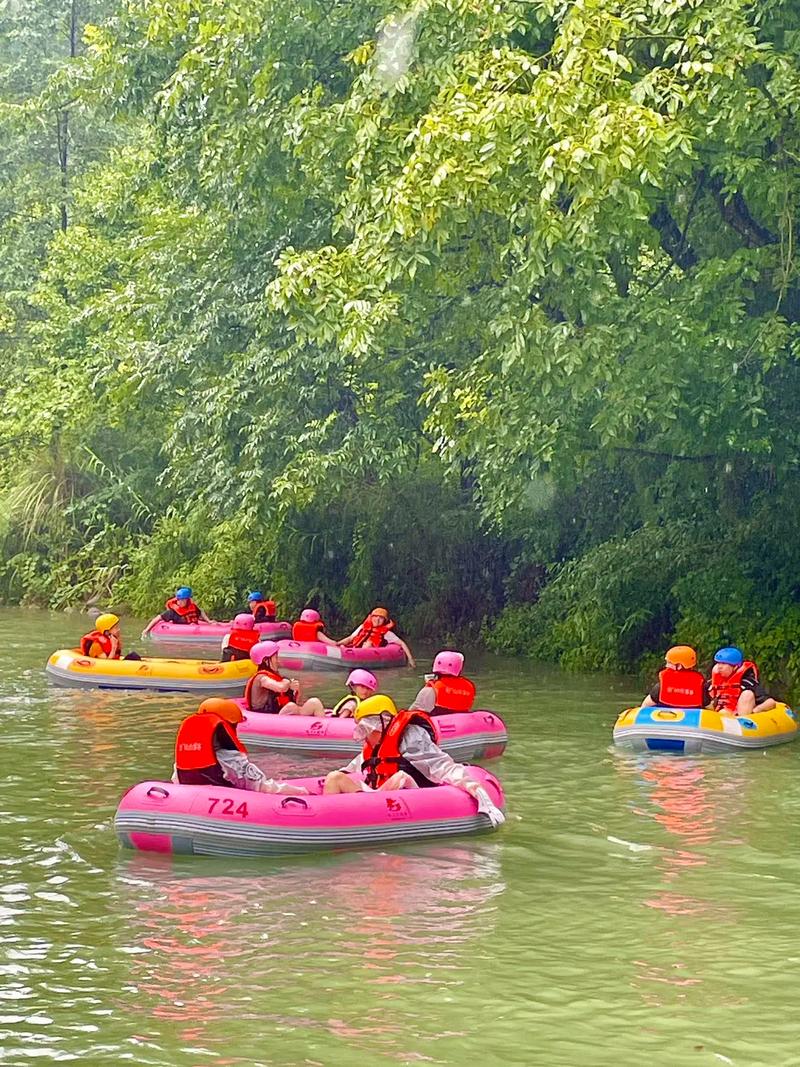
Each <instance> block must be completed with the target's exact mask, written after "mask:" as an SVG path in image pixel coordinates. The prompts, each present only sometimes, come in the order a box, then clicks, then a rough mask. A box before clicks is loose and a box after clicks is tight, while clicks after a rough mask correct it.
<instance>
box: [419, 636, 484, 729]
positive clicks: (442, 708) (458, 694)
mask: <svg viewBox="0 0 800 1067" xmlns="http://www.w3.org/2000/svg"><path fill="white" fill-rule="evenodd" d="M463 669H464V657H463V655H462V654H461V653H460V652H446V651H445V652H437V653H436V655H435V656H434V659H433V674H426V675H425V685H424V686H423V687H422V689H420V691H419V692H418V693H417V695H416V696H415V697H414V701H413V703H412V705H411V710H412V711H425V712H427V713H428V715H452V714H454V713H456V712H459V711H472V705H473V704H474V703H475V684H474V683H473V682H471V681H470V680H469V678H465V677H464V675H463V674H462V673H461V671H462V670H463Z"/></svg>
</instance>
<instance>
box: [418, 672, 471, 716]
mask: <svg viewBox="0 0 800 1067" xmlns="http://www.w3.org/2000/svg"><path fill="white" fill-rule="evenodd" d="M428 685H429V686H430V687H431V689H432V690H433V691H434V693H435V694H436V707H435V708H434V709H433V711H434V714H436V713H437V712H438V713H441V712H449V711H470V710H471V708H472V704H473V701H474V700H475V686H474V685H473V684H472V682H471V681H470V680H469V678H464V677H462V676H459V677H455V676H454V675H449V674H445V675H442V677H441V678H434V680H433V681H432V682H428Z"/></svg>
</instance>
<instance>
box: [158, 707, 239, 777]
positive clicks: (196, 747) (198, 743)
mask: <svg viewBox="0 0 800 1067" xmlns="http://www.w3.org/2000/svg"><path fill="white" fill-rule="evenodd" d="M223 749H231V750H233V751H238V752H241V753H242V754H243V755H245V756H246V755H247V749H246V748H245V747H244V745H243V744H242V743H241V741H240V740H239V738H238V737H237V736H236V731H235V730H234V728H233V726H232V725H231V724H230V723H229V722H227V721H226V720H225V719H222V718H220V716H219V715H214V714H212V713H211V712H202V713H198V712H195V713H194V714H192V715H189V716H188V717H187V718H186V719H184V720H183V722H182V723H181V725H180V726H179V727H178V735H177V737H176V738H175V771H176V774H177V776H178V781H179V782H180V783H181V784H182V785H202V784H206V783H208V784H210V785H226V784H227V783H226V781H225V777H224V774H223V771H222V767H221V766H220V764H219V761H218V759H217V752H218V751H220V750H223Z"/></svg>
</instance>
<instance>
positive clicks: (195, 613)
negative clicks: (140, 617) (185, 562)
mask: <svg viewBox="0 0 800 1067" xmlns="http://www.w3.org/2000/svg"><path fill="white" fill-rule="evenodd" d="M164 608H165V610H164V611H160V612H159V613H158V615H154V616H153V618H152V619H151V620H150V622H148V624H147V626H145V628H144V629H143V630H142V637H146V636H147V635H148V634H149V633H150V631H151V630H152V629H153V627H154V626H155V624H156V623H157V622H158V621H159V619H160V620H161V621H162V622H175V623H178V624H182V623H183V624H186V623H193V622H211V619H209V617H208V615H206V613H205V612H204V611H203V609H202V608H199V607H198V606H197V604H195V602H194V601H193V600H192V590H191V588H190V587H189V586H188V585H182V586H180V587H179V588H178V589H176V590H175V596H174V597H170V599H169V600H168V601H167V602H166V604H165V605H164Z"/></svg>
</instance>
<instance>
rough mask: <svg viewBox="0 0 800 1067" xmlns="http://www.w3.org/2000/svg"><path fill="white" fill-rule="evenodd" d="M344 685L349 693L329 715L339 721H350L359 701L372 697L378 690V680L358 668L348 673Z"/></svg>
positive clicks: (368, 672)
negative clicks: (336, 717)
mask: <svg viewBox="0 0 800 1067" xmlns="http://www.w3.org/2000/svg"><path fill="white" fill-rule="evenodd" d="M345 684H346V685H347V688H348V689H349V690H350V692H349V693H348V694H347V696H344V697H342V699H341V700H340V701H339V703H338V704H336V705H335V706H334V708H333V711H332V712H331V714H332V715H336V716H338V717H339V718H340V719H352V717H353V712H354V711H355V710H356V708H357V707H358V705H359V704H360V703H361V701H362V700H366V699H367V697H370V696H372V694H373V693H374V692H375V690H376V689H377V688H378V679H377V678H376V677H375V675H374V674H372V673H371V672H370V671H362V670H361V669H360V668H359V669H358V670H355V671H350V673H349V674H348V676H347V682H346V683H345Z"/></svg>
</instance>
